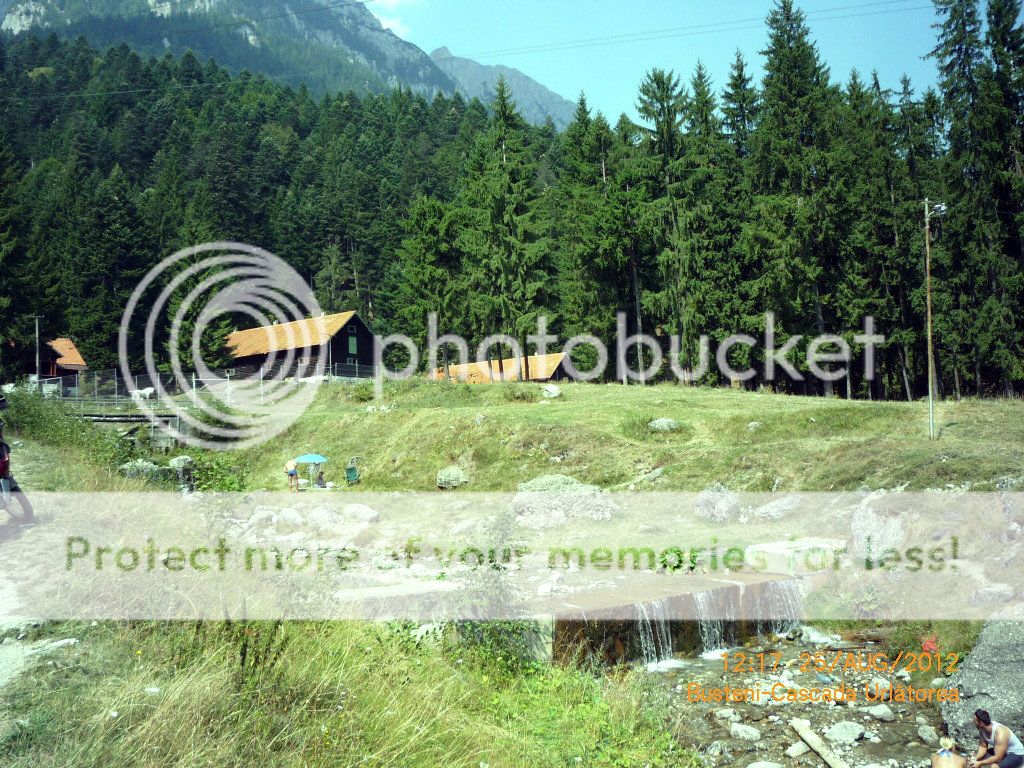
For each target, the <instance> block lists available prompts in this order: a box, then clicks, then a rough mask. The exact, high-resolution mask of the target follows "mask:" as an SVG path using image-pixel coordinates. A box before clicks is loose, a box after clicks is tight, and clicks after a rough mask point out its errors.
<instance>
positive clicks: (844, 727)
mask: <svg viewBox="0 0 1024 768" xmlns="http://www.w3.org/2000/svg"><path fill="white" fill-rule="evenodd" d="M863 735H864V726H863V725H861V724H860V723H855V722H853V721H852V720H840V721H839V722H838V723H836V724H835V725H833V726H832V727H831V728H829V729H828V730H827V731H825V738H826V739H828V740H829V741H831V742H832V743H834V744H856V743H857V741H858V740H860V738H861V737H862V736H863Z"/></svg>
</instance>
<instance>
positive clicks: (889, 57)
mask: <svg viewBox="0 0 1024 768" xmlns="http://www.w3.org/2000/svg"><path fill="white" fill-rule="evenodd" d="M772 5H773V2H772V0H732V1H731V2H721V3H714V2H708V1H707V0H504V1H503V2H502V1H500V0H372V2H369V3H368V4H367V8H369V9H370V10H371V11H373V12H374V13H375V14H376V15H377V16H378V18H380V19H381V20H382V21H383V23H384V24H385V26H388V27H389V28H391V29H393V30H394V31H395V32H396V33H397V34H399V35H400V36H401V37H403V38H405V39H406V40H409V41H411V42H413V43H415V44H416V45H418V46H420V47H421V48H423V49H424V50H426V51H427V52H428V53H429V52H430V51H432V50H434V49H435V48H439V47H441V46H442V45H446V46H448V47H449V48H450V49H451V51H452V53H454V54H456V55H458V56H468V57H470V58H474V59H476V60H478V61H481V62H484V63H487V64H506V65H508V66H511V67H515V68H516V69H519V70H521V71H523V72H525V73H526V74H528V75H530V76H531V77H533V78H535V79H536V80H538V81H540V82H541V83H543V84H544V85H546V86H548V87H549V88H551V89H552V90H554V91H556V92H558V93H560V94H562V95H563V96H565V97H566V98H568V99H570V100H575V98H576V96H577V95H578V94H579V92H580V91H581V90H582V91H585V92H586V94H587V99H588V101H589V102H590V105H591V107H592V108H594V109H600V110H602V111H603V112H605V113H606V114H607V115H608V116H609V117H610V118H611V119H612V121H613V122H614V119H615V118H616V117H617V116H618V115H619V113H621V112H623V111H626V112H628V113H629V114H630V115H632V116H634V117H635V109H634V104H635V101H636V92H637V87H638V85H639V83H640V81H641V79H642V78H643V76H644V73H645V72H646V71H647V70H648V69H650V68H651V67H662V68H665V69H674V70H676V71H677V72H681V73H684V74H685V75H686V76H687V78H688V77H689V75H690V74H692V72H693V68H694V65H695V64H696V63H697V60H698V59H700V60H702V61H703V62H704V64H705V65H706V66H707V67H708V69H709V70H710V72H711V74H712V76H713V78H714V80H715V84H716V87H718V88H719V89H721V87H722V85H723V84H724V82H725V79H726V76H727V74H728V69H729V64H730V63H731V62H732V59H733V56H734V54H735V51H736V49H737V48H739V49H740V50H741V51H743V53H744V55H745V56H746V57H747V60H748V61H749V62H750V63H751V65H752V66H753V68H754V72H755V74H756V75H757V76H758V77H759V76H760V72H761V56H760V55H759V51H760V50H762V48H763V47H764V44H765V40H766V36H767V33H766V30H765V27H764V22H763V19H764V17H765V16H766V15H767V13H768V10H769V9H770V8H771V7H772ZM798 5H799V6H800V7H801V8H802V9H803V10H804V11H805V12H807V14H808V22H809V24H810V27H811V31H812V34H813V36H814V38H815V40H816V41H817V43H818V48H819V50H820V51H821V54H822V56H823V58H824V59H825V61H826V62H827V63H828V64H829V66H830V67H831V70H832V78H833V80H836V79H838V80H842V81H845V80H846V79H847V76H848V74H849V72H850V69H851V68H853V67H856V68H857V69H858V70H859V71H860V72H861V73H862V75H864V76H865V77H867V76H868V75H869V74H870V72H871V70H872V69H877V70H878V72H879V75H880V76H881V78H882V85H883V86H884V87H888V88H893V89H896V88H898V87H899V78H900V75H901V74H902V73H904V72H906V73H907V74H909V75H910V77H911V80H912V81H913V83H914V87H915V89H916V90H917V91H918V92H919V93H920V92H921V91H923V89H924V88H925V87H927V86H928V85H931V84H933V83H934V82H935V63H934V62H933V61H931V60H924V59H923V57H924V56H925V55H926V54H927V53H928V52H929V51H930V50H931V48H932V47H933V45H934V40H935V31H934V30H933V29H932V28H931V24H932V23H934V22H935V20H936V17H935V14H934V12H933V11H932V6H931V0H885V1H883V0H803V2H800V1H799V0H798ZM609 38H612V39H609ZM547 44H553V45H555V46H558V47H556V48H555V49H554V50H547V51H540V52H527V51H516V50H513V49H521V48H524V47H531V46H544V45H547Z"/></svg>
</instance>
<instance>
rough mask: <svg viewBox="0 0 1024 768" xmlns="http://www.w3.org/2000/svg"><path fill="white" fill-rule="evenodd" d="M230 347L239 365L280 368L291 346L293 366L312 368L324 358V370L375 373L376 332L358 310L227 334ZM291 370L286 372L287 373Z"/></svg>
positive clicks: (270, 369)
mask: <svg viewBox="0 0 1024 768" xmlns="http://www.w3.org/2000/svg"><path fill="white" fill-rule="evenodd" d="M227 348H228V350H229V351H230V353H231V357H232V358H233V359H234V364H235V365H236V366H238V367H249V366H251V367H253V368H259V367H261V366H265V370H266V371H267V375H274V374H275V373H277V372H278V371H280V366H281V365H282V364H283V362H284V357H285V355H286V354H287V353H288V351H289V350H292V351H294V352H295V361H294V363H293V368H296V369H297V368H306V369H307V370H311V369H313V368H314V367H315V366H316V365H317V363H318V360H319V359H320V358H324V373H326V374H330V375H333V376H341V377H345V378H369V377H372V376H373V333H372V332H371V331H370V329H369V327H367V325H366V323H364V322H363V321H362V319H360V317H359V315H357V314H356V313H355V312H338V313H336V314H333V315H322V316H321V317H311V318H308V319H306V320H294V321H292V322H290V323H275V324H274V325H266V326H261V327H259V328H250V329H248V330H244V331H235V332H234V333H230V334H228V337H227ZM289 373H291V372H286V374H285V375H288V374H289Z"/></svg>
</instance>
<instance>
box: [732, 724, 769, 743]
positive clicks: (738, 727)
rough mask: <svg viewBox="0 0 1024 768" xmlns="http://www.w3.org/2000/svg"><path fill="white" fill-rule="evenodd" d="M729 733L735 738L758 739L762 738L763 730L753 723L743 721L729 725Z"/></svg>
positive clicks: (744, 739)
mask: <svg viewBox="0 0 1024 768" xmlns="http://www.w3.org/2000/svg"><path fill="white" fill-rule="evenodd" d="M729 735H730V736H732V737H733V738H734V739H742V740H743V741H757V740H759V739H760V738H761V732H760V731H759V730H757V728H755V727H754V726H752V725H744V724H743V723H733V724H732V725H730V726H729Z"/></svg>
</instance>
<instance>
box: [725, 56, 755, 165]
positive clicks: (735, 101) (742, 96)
mask: <svg viewBox="0 0 1024 768" xmlns="http://www.w3.org/2000/svg"><path fill="white" fill-rule="evenodd" d="M759 108H760V105H759V99H758V95H757V89H756V88H754V86H753V78H752V77H751V76H750V75H748V74H747V62H746V60H745V59H744V58H743V54H742V53H740V52H739V51H736V58H735V60H734V61H733V63H732V66H731V67H730V68H729V82H728V84H727V85H726V89H725V92H724V93H723V94H722V115H723V116H724V121H723V122H724V125H725V132H726V133H727V134H728V136H729V141H730V142H731V143H732V145H733V148H734V149H735V150H736V154H737V155H738V156H739V157H741V158H746V157H747V156H748V155H749V154H750V134H751V133H752V132H753V130H754V126H755V125H756V124H757V115H758V111H759Z"/></svg>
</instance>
